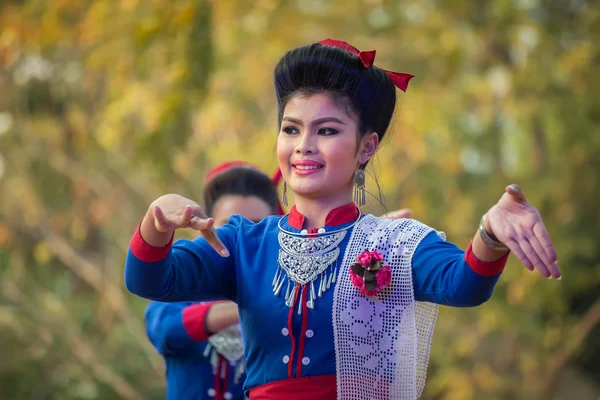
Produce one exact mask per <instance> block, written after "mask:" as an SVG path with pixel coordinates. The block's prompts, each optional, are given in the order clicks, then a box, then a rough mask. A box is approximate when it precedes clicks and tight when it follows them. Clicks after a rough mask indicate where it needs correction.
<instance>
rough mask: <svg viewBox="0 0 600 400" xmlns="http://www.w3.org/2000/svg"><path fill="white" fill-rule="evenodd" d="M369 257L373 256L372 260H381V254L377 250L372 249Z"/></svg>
mask: <svg viewBox="0 0 600 400" xmlns="http://www.w3.org/2000/svg"><path fill="white" fill-rule="evenodd" d="M371 257H372V258H373V260H375V261H383V254H381V253H380V252H378V251H377V250H373V251H372V252H371Z"/></svg>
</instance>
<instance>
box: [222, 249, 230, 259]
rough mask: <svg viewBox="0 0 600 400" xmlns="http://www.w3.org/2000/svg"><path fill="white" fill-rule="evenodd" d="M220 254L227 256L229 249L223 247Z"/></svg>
mask: <svg viewBox="0 0 600 400" xmlns="http://www.w3.org/2000/svg"><path fill="white" fill-rule="evenodd" d="M221 255H223V257H229V251H228V250H227V249H223V250H221Z"/></svg>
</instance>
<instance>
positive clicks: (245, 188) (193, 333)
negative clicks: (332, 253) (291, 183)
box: [146, 161, 283, 400]
mask: <svg viewBox="0 0 600 400" xmlns="http://www.w3.org/2000/svg"><path fill="white" fill-rule="evenodd" d="M275 184H276V182H273V181H272V180H271V179H269V177H268V176H267V175H265V174H264V173H263V172H261V171H260V170H258V169H257V168H255V167H254V166H252V165H250V164H248V163H243V162H238V161H234V162H228V163H224V164H221V165H219V166H217V167H215V168H214V169H212V170H211V171H210V172H209V173H208V175H207V177H206V187H205V188H204V192H203V197H204V198H203V200H204V201H203V204H204V209H205V210H206V212H207V213H208V214H209V215H212V216H213V218H214V219H215V226H222V225H225V224H226V223H227V220H228V219H229V217H231V216H232V215H234V214H239V215H241V216H243V217H244V218H247V219H248V220H250V221H255V222H259V221H261V220H262V219H264V218H266V217H268V216H269V215H275V214H280V215H281V214H283V213H282V210H281V205H280V204H279V200H278V199H277V192H276V188H275ZM238 322H239V317H238V311H237V305H236V304H235V303H233V302H231V301H222V302H206V303H196V304H194V303H189V302H182V303H162V302H156V301H153V302H151V303H150V304H149V305H148V307H147V308H146V329H147V332H148V337H149V338H150V341H151V342H152V343H153V344H154V346H155V347H156V349H157V350H158V352H159V353H160V354H161V355H162V356H163V357H164V359H165V363H166V368H167V399H169V400H171V399H173V400H175V399H177V400H185V399H195V400H201V399H206V400H208V399H210V400H215V399H216V400H230V399H234V400H241V399H244V398H245V396H244V391H243V389H242V385H243V383H244V379H245V377H246V376H245V371H244V359H243V349H244V348H243V343H242V336H241V331H240V328H239V324H238Z"/></svg>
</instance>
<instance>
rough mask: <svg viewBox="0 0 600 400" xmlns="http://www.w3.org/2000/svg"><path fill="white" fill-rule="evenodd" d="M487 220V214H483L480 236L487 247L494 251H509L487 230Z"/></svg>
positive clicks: (480, 223)
mask: <svg viewBox="0 0 600 400" xmlns="http://www.w3.org/2000/svg"><path fill="white" fill-rule="evenodd" d="M486 219H487V214H483V217H481V221H480V222H479V236H480V237H481V240H482V241H483V243H485V245H486V246H487V247H489V248H490V249H494V250H502V251H508V250H509V248H508V247H506V245H505V244H504V243H501V242H499V241H498V240H497V239H496V238H492V237H491V236H490V234H489V233H488V232H487V231H486V230H485V220H486Z"/></svg>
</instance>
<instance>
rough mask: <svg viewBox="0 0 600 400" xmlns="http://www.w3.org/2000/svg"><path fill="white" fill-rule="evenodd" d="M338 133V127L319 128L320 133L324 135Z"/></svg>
mask: <svg viewBox="0 0 600 400" xmlns="http://www.w3.org/2000/svg"><path fill="white" fill-rule="evenodd" d="M337 133H339V131H338V130H336V129H331V128H321V129H319V135H323V136H331V135H335V134H337Z"/></svg>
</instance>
